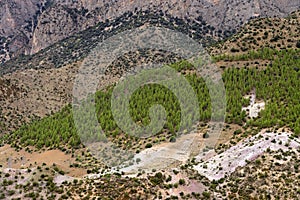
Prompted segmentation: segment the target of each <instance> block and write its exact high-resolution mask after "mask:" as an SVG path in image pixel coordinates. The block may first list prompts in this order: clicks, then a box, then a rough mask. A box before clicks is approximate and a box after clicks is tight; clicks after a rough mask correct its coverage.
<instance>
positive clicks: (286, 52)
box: [0, 0, 300, 199]
mask: <svg viewBox="0 0 300 200" xmlns="http://www.w3.org/2000/svg"><path fill="white" fill-rule="evenodd" d="M298 4H299V2H298V1H289V2H287V1H282V0H276V1H273V2H272V3H270V2H268V1H263V0H261V1H258V0H257V1H249V2H248V1H234V2H228V1H226V2H225V1H192V0H191V1H188V0H187V1H147V2H146V1H145V2H141V1H137V0H136V1H135V0H132V1H128V2H127V1H103V0H102V1H100V0H90V1H88V0H81V1H80V0H79V1H76V3H73V1H72V3H71V1H63V0H61V1H59V0H57V1H47V0H45V1H42V2H41V1H39V2H35V1H29V0H28V1H27V0H25V1H22V2H18V1H3V2H1V3H0V8H1V9H2V8H4V10H5V12H1V16H5V20H2V18H1V22H0V33H1V34H2V35H3V37H2V38H1V42H2V43H1V45H2V44H3V48H2V47H1V49H3V52H4V54H3V56H4V57H5V59H7V60H9V59H10V60H9V61H7V62H6V63H4V64H3V65H2V66H0V75H1V77H0V105H1V107H0V135H1V136H2V135H5V136H7V137H8V138H9V136H11V135H14V133H16V130H21V131H19V133H21V134H23V133H24V134H28V135H27V138H26V137H22V135H21V134H20V135H17V134H16V136H15V138H13V139H12V140H10V141H9V140H6V138H7V137H5V136H4V137H3V138H4V139H3V138H2V137H1V143H0V199H7V198H9V199H13V198H21V199H38V198H42V199H97V198H99V197H100V198H103V199H111V198H112V199H299V198H300V195H299V194H300V190H299V188H300V183H299V180H300V179H299V177H300V175H299V166H300V165H299V152H300V149H299V146H300V145H299V139H298V138H299V135H300V129H299V127H300V121H299V112H298V111H299V108H300V107H299V104H300V102H299V95H300V93H299V91H298V89H299V86H300V85H299V82H297V80H299V77H300V74H299V64H300V63H299V58H300V51H299V50H300V49H299V48H300V38H299V34H298V33H299V21H300V15H299V13H300V11H296V12H293V13H291V14H290V15H289V16H287V17H286V18H279V17H282V16H286V15H287V13H289V12H290V11H293V10H295V9H296V8H297V7H298V6H299V5H298ZM249 5H250V6H249ZM25 7H26V8H27V9H28V11H27V12H26V14H24V15H22V14H21V13H20V12H21V11H22V10H24V8H25ZM135 7H137V9H136V10H135V9H134V8H135ZM183 8H184V9H183ZM243 8H247V9H243ZM249 8H251V9H249ZM139 9H142V11H140V10H139ZM149 10H152V11H149ZM160 10H162V11H160ZM13 12H16V13H17V14H16V15H13V14H12V13H13ZM3 13H4V14H3ZM15 16H18V17H15ZM199 16H202V17H199ZM260 16H277V17H275V18H271V17H269V18H262V19H252V20H251V21H250V22H249V23H247V24H246V25H245V26H243V28H242V29H241V30H237V34H235V35H231V34H232V33H233V32H235V30H230V29H231V28H232V29H235V28H238V27H240V26H242V24H243V23H245V22H246V21H247V20H248V19H250V18H253V17H260ZM106 19H109V20H106ZM114 19H115V20H114ZM28 23H29V24H31V25H30V26H27V25H28ZM9 24H10V25H9ZM95 24H96V25H95ZM143 24H156V25H158V26H164V27H167V28H171V29H174V30H178V31H181V32H183V33H185V34H188V35H190V36H191V37H193V38H194V39H196V40H197V41H200V42H203V43H206V44H207V51H208V52H210V53H211V55H212V59H213V61H214V62H215V64H216V66H218V67H219V68H220V70H222V72H223V75H224V80H225V82H226V84H227V86H228V87H229V88H231V89H232V91H227V92H228V93H229V94H228V97H229V98H230V97H231V95H232V94H230V93H238V94H240V96H237V97H236V96H234V98H231V99H229V101H228V102H229V104H228V105H229V107H230V106H231V107H236V108H237V109H236V110H234V112H233V114H232V113H229V112H228V116H229V117H228V118H227V119H226V123H225V124H224V127H223V129H222V131H221V134H220V137H219V140H218V141H217V145H215V147H207V146H205V145H203V144H204V142H203V141H205V140H206V139H207V138H210V135H209V134H208V133H207V131H206V128H207V127H208V126H207V124H206V123H205V122H201V123H200V124H199V126H201V127H200V128H199V129H197V131H196V132H193V133H190V134H186V135H183V136H182V137H181V138H175V140H172V137H164V136H165V135H158V136H156V138H155V137H154V138H146V139H145V140H143V141H139V140H136V138H135V139H134V140H135V141H134V142H136V143H143V144H141V145H140V146H139V148H135V146H131V147H130V148H132V149H133V150H136V155H135V157H133V162H132V163H131V164H129V166H127V165H126V166H124V168H121V169H119V168H116V169H113V170H111V169H109V167H108V166H105V163H100V162H99V161H98V160H97V159H95V158H94V157H93V156H92V154H91V152H90V150H89V149H88V148H86V147H84V146H83V145H82V146H78V145H77V146H71V145H70V144H62V143H61V142H65V141H63V139H62V138H63V134H64V132H63V131H64V130H69V129H68V127H71V126H72V122H70V121H67V122H66V121H63V122H62V123H60V122H61V121H59V120H63V119H64V118H63V117H61V115H60V111H61V109H62V108H64V110H67V109H68V108H70V106H69V107H68V106H67V107H66V105H68V104H69V103H70V102H71V100H72V88H73V82H74V78H75V76H76V74H77V72H78V69H79V67H80V66H81V64H82V62H83V60H84V58H85V57H86V56H87V55H88V53H89V51H90V50H91V49H93V48H94V47H95V46H96V45H97V44H98V42H101V41H103V39H105V38H107V37H110V36H111V35H113V34H116V33H118V32H120V31H123V30H126V29H128V28H132V27H139V26H142V25H143ZM7 27H14V28H7ZM88 27H89V28H88ZM29 29H30V30H31V31H29ZM219 30H222V31H219ZM229 35H231V37H229V38H227V39H226V40H223V41H221V42H217V41H218V40H220V39H222V38H224V37H227V36H229ZM21 36H22V37H21ZM12 41H13V42H12ZM215 42H217V43H215ZM212 43H213V44H214V45H213V46H210V44H212ZM8 47H9V48H8ZM20 54H28V55H22V56H17V55H20ZM30 54H32V55H30ZM4 57H3V58H4ZM13 57H14V58H13ZM278 58H279V59H278ZM178 59H179V58H177V57H176V55H173V54H166V52H160V51H150V50H149V51H148V50H147V51H140V52H129V53H128V54H125V55H124V56H122V57H120V58H118V60H116V61H115V62H113V63H112V64H111V66H109V69H110V71H107V74H106V76H107V79H104V80H103V82H100V84H103V85H104V86H108V85H112V84H113V83H115V82H116V81H117V80H118V78H119V77H120V76H121V75H122V73H124V71H126V68H130V67H132V66H136V65H137V64H140V63H144V62H145V63H147V62H157V61H165V62H167V63H174V62H176V61H178ZM277 63H280V65H281V64H282V70H281V68H280V67H278V66H277V65H276V64H277ZM274 68H275V69H274ZM273 69H274V70H273ZM277 69H278V71H276V70H277ZM178 71H179V72H181V73H183V74H185V75H186V74H191V75H193V74H196V73H195V71H193V70H191V69H189V68H188V67H186V68H183V69H181V70H178ZM265 74H267V75H265ZM270 74H271V75H270ZM260 75H261V76H260ZM251 77H256V78H260V77H263V79H267V81H265V80H262V79H254V78H253V79H251ZM276 77H277V78H278V79H276ZM238 79H242V81H240V80H238ZM295 80H296V81H295ZM241 82H242V83H243V84H241ZM252 82H258V83H256V86H260V87H259V89H257V91H256V90H255V88H253V85H252V84H253V83H252ZM244 83H245V84H244ZM261 84H266V85H263V86H261ZM273 86H276V87H273ZM262 88H263V89H262ZM272 88H277V89H278V88H283V90H287V91H292V95H290V96H292V97H290V96H289V95H282V94H291V93H284V92H282V91H281V90H280V89H278V91H276V90H272ZM270 90H272V91H270ZM279 90H280V91H279ZM241 91H242V92H241ZM265 91H267V92H266V93H267V95H265ZM256 92H257V93H256ZM273 94H274V95H273ZM265 96H267V97H266V98H264V97H265ZM274 96H275V97H274ZM249 97H250V99H249ZM288 97H290V98H288ZM274 99H275V100H274ZM278 99H280V101H278V102H277V103H278V104H276V100H278ZM274 101H275V102H274ZM249 104H250V105H249ZM66 108H67V109H66ZM282 108H286V110H285V109H282ZM230 109H232V108H228V110H230ZM277 110H279V114H278V112H276V111H277ZM247 115H248V116H247ZM278 115H279V116H280V120H281V121H279V120H278V121H273V120H275V119H277V118H278ZM51 116H54V117H53V121H51V120H48V122H49V124H47V126H46V125H45V124H43V125H45V127H42V131H41V132H39V133H41V136H42V137H44V138H42V140H47V137H48V136H49V135H47V134H48V132H47V130H48V129H49V130H53V129H52V128H53V126H54V127H55V125H53V124H52V122H55V123H57V122H58V123H57V124H59V126H58V127H56V128H57V129H58V131H57V132H58V133H59V134H58V136H59V137H58V140H57V141H58V142H57V143H51V144H49V145H47V144H46V145H45V146H43V145H41V148H39V147H38V146H37V144H36V143H37V142H36V141H37V140H35V139H36V138H35V137H37V136H36V135H35V134H34V133H35V132H38V131H40V130H34V129H29V130H33V131H31V132H26V131H24V132H22V130H25V129H26V128H24V126H23V127H22V125H24V124H25V125H26V124H27V125H28V126H30V125H32V124H31V123H30V122H31V121H33V122H34V123H35V124H39V122H40V121H41V120H39V119H42V120H43V119H49V118H50V117H51ZM55 116H59V117H61V118H59V117H58V119H56V118H55ZM236 116H238V117H236ZM48 117H49V118H48ZM239 117H240V118H242V120H239ZM276 117H277V118H276ZM55 120H56V121H55ZM260 120H261V121H260ZM20 127H22V128H21V129H20ZM25 127H26V126H25ZM33 127H34V126H33ZM35 127H37V128H39V129H40V128H41V127H40V126H35ZM61 127H62V128H61ZM55 131H56V130H55ZM60 131H61V132H60ZM65 132H66V131H65ZM52 133H54V131H53V132H51V133H50V136H49V137H56V136H57V135H55V134H52ZM60 136H62V137H60ZM24 138H25V140H26V141H25V142H26V144H29V142H30V144H32V145H27V146H25V147H24V145H22V144H25V143H24ZM162 138H163V139H162ZM39 139H40V138H39ZM72 139H73V138H72ZM160 139H161V140H160ZM130 140H133V139H132V138H130V137H127V135H122V134H120V137H119V135H117V137H116V138H115V140H114V142H120V141H121V143H122V142H123V143H125V144H126V143H130V142H131V141H130ZM22 142H23V143H22ZM38 142H39V141H38ZM119 144H120V143H119ZM147 145H150V146H148V147H147ZM152 145H153V146H152ZM123 147H124V146H123ZM179 147H180V148H179ZM161 163H164V164H165V166H163V165H161ZM157 165H160V166H159V167H158V169H159V170H157V169H156V166H157ZM161 166H163V168H164V169H160V168H161ZM139 168H140V169H139Z"/></svg>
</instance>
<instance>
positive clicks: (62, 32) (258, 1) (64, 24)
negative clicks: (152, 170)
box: [0, 0, 300, 62]
mask: <svg viewBox="0 0 300 200" xmlns="http://www.w3.org/2000/svg"><path fill="white" fill-rule="evenodd" d="M299 6H300V1H299V0H273V1H271V2H270V1H269V0H155V1H154V0H148V1H141V0H43V1H38V0H4V1H3V2H1V3H0V11H1V12H0V19H1V21H0V60H1V61H2V62H4V61H6V60H8V59H10V58H11V57H14V56H17V55H20V54H33V53H36V52H38V51H39V50H41V49H44V48H46V47H48V46H49V45H51V44H53V43H55V42H57V41H60V40H62V39H64V38H66V37H68V36H70V35H72V34H74V33H77V32H79V31H82V30H84V29H86V28H88V27H90V26H93V25H96V24H97V23H98V22H100V21H102V22H103V21H105V20H107V19H110V20H113V19H115V18H116V17H119V16H121V15H122V14H124V13H125V12H128V11H134V10H151V11H156V12H157V13H158V14H159V13H160V12H163V13H166V14H169V15H172V16H175V17H178V18H182V19H187V18H193V19H197V18H198V17H199V16H200V17H201V18H202V19H203V20H204V21H205V22H206V23H207V24H210V25H212V26H213V27H214V28H216V29H217V30H227V31H231V30H234V29H237V28H239V27H240V26H241V25H242V24H244V23H245V22H247V21H248V20H249V19H250V18H253V17H259V16H279V17H283V16H286V15H287V14H288V13H290V12H292V11H294V10H297V9H299ZM224 37H226V35H225V36H224Z"/></svg>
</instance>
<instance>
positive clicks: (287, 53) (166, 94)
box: [9, 49, 300, 148]
mask: <svg viewBox="0 0 300 200" xmlns="http://www.w3.org/2000/svg"><path fill="white" fill-rule="evenodd" d="M299 53H300V51H299V50H281V51H277V50H271V49H262V50H260V51H258V52H248V53H247V54H245V55H237V56H226V55H223V56H219V57H216V58H215V60H225V59H227V60H228V59H230V60H251V59H268V60H271V62H272V63H271V64H270V65H269V66H268V67H266V68H264V69H259V68H251V67H249V68H246V67H244V68H227V69H225V70H224V73H223V80H224V83H225V87H226V96H227V97H226V98H227V99H226V100H227V110H226V122H227V123H236V124H240V125H244V124H245V123H247V125H248V126H254V127H258V128H267V127H274V126H277V127H284V126H287V127H289V128H291V129H292V130H293V132H294V133H295V135H296V136H299V134H300V116H299V115H300V81H299V80H300V70H299V69H300V55H299ZM172 67H174V68H175V69H176V70H178V71H180V72H182V74H185V75H184V76H185V78H186V79H187V80H188V82H189V84H190V85H191V86H192V87H193V89H194V91H195V93H196V94H197V97H198V102H199V115H200V120H201V121H203V122H207V121H208V120H210V117H211V103H210V96H209V90H208V88H207V87H206V84H205V81H204V80H203V79H202V78H201V77H198V76H197V75H196V73H186V72H187V71H189V70H191V69H192V65H190V64H188V63H187V62H185V61H182V62H178V63H176V64H173V65H172ZM113 88H114V87H113V86H110V87H108V88H107V89H106V90H103V91H98V92H97V93H96V95H95V97H96V98H95V100H96V112H97V117H98V121H99V123H100V125H101V127H102V129H103V130H104V131H105V134H106V136H108V137H116V136H117V135H118V134H120V133H122V131H121V130H120V128H119V127H118V126H117V124H116V122H115V121H114V118H113V114H112V111H111V98H112V92H113ZM253 89H255V91H256V97H257V99H258V100H263V101H265V102H266V107H265V109H264V110H263V111H261V113H260V114H259V117H258V118H256V119H251V120H246V113H245V111H242V106H247V105H248V104H249V100H248V99H245V98H244V96H245V95H246V94H249V93H250V91H252V90H253ZM185 95H188V94H185ZM129 104H130V114H131V117H132V119H133V121H134V122H136V123H138V124H140V125H142V126H146V125H148V124H149V123H150V118H149V109H150V107H151V106H152V105H155V104H160V105H162V106H163V107H164V108H165V110H166V112H167V123H166V124H165V125H164V128H163V130H162V131H161V132H160V133H162V132H168V133H170V134H174V133H175V132H176V131H177V130H178V129H179V126H180V118H181V111H182V110H181V109H182V108H180V104H179V102H178V100H177V99H176V96H175V95H174V94H173V93H172V91H170V90H168V88H166V87H164V86H162V85H159V84H149V85H144V86H142V87H140V88H139V89H138V90H136V91H135V92H134V93H133V94H132V96H131V98H130V103H129ZM120 113H122V111H120ZM84 123H89V122H88V121H86V122H84ZM90 126H91V127H92V126H93V125H90ZM87 127H89V125H87ZM9 141H10V142H11V143H15V141H17V142H16V143H20V144H22V145H24V146H27V145H35V146H37V147H38V148H42V147H44V146H45V147H54V148H55V147H59V145H60V144H68V145H69V146H71V147H78V145H80V137H79V136H78V135H77V131H76V128H75V126H74V121H73V116H72V108H71V106H67V107H65V108H64V109H63V110H62V111H60V112H59V113H56V114H54V115H52V116H49V117H46V118H44V119H41V120H39V121H34V122H33V123H31V124H29V125H25V126H23V127H22V128H21V129H19V130H18V131H16V132H14V133H13V134H12V135H11V136H10V138H9Z"/></svg>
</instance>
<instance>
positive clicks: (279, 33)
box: [209, 11, 300, 55]
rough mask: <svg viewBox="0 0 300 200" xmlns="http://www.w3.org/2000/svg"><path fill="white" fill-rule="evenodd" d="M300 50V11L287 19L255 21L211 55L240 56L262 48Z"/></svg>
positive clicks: (220, 44)
mask: <svg viewBox="0 0 300 200" xmlns="http://www.w3.org/2000/svg"><path fill="white" fill-rule="evenodd" d="M264 47H267V48H272V49H278V50H280V49H287V48H300V11H296V12H293V13H291V14H290V15H289V16H288V17H287V18H264V19H255V20H252V21H251V22H250V23H248V24H247V25H246V26H245V27H243V29H242V30H241V31H239V32H238V33H237V34H235V35H234V36H232V37H230V38H228V39H227V40H225V41H224V42H221V43H219V44H217V45H215V46H213V47H210V48H209V51H210V52H211V54H228V55H229V54H230V55H238V54H243V53H244V52H248V51H251V50H258V49H261V48H264Z"/></svg>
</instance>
